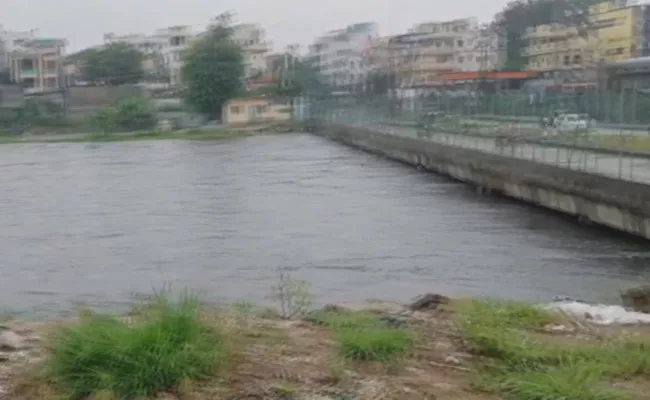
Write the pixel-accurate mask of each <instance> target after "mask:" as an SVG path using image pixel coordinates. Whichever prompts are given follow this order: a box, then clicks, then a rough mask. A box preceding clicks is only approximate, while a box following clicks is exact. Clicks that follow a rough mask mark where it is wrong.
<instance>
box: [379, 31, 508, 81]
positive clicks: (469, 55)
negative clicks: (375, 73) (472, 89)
mask: <svg viewBox="0 0 650 400" xmlns="http://www.w3.org/2000/svg"><path fill="white" fill-rule="evenodd" d="M389 47H390V56H389V58H390V59H391V63H392V64H393V66H392V68H393V69H394V70H395V73H396V81H397V85H398V86H400V87H412V88H415V87H423V86H429V85H432V84H435V83H436V82H437V81H438V80H437V79H436V77H437V76H439V75H443V74H449V73H453V72H459V71H479V70H484V71H491V70H494V69H498V68H499V66H500V64H501V57H500V51H501V48H502V45H501V43H500V42H499V36H498V35H497V34H496V33H495V32H493V31H492V30H490V29H489V28H487V27H482V26H480V25H479V24H478V22H477V20H476V19H475V18H462V19H455V20H450V21H442V22H426V23H421V24H418V25H416V26H414V27H413V29H411V31H410V32H408V33H406V34H403V35H397V36H394V37H392V38H391V39H390V45H389Z"/></svg>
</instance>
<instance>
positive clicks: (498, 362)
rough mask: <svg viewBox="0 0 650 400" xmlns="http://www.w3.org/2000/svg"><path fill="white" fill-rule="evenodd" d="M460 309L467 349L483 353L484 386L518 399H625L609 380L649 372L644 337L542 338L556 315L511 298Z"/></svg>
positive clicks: (648, 351) (649, 347) (556, 319)
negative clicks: (543, 329)
mask: <svg viewBox="0 0 650 400" xmlns="http://www.w3.org/2000/svg"><path fill="white" fill-rule="evenodd" d="M459 312H460V314H459V325H460V327H461V329H462V331H463V335H464V338H465V340H466V341H467V344H468V348H469V350H470V351H472V352H474V353H476V354H478V355H481V356H483V357H486V360H487V361H486V363H485V365H484V367H485V368H484V369H483V370H482V372H481V373H482V374H483V376H482V377H480V379H479V381H483V382H490V384H489V385H487V386H488V388H487V390H490V391H498V392H502V393H504V394H508V395H512V396H514V398H517V399H520V400H563V399H576V400H600V399H603V400H609V399H628V398H633V397H629V396H627V394H626V393H624V392H621V391H615V390H612V389H610V388H608V387H607V385H608V383H609V382H611V380H612V379H627V378H630V377H634V376H646V377H647V376H650V342H648V341H646V342H645V343H643V341H638V342H631V341H629V340H628V339H620V340H592V341H586V340H583V341H580V340H577V339H576V340H571V339H566V340H565V341H561V340H560V341H557V340H556V341H544V340H541V339H540V335H539V333H536V332H538V331H539V330H540V329H541V328H542V327H544V326H545V325H547V324H549V323H552V322H561V320H562V319H561V317H560V316H559V315H556V314H553V313H551V312H550V311H545V310H542V309H539V308H536V307H534V306H531V305H527V304H521V303H515V302H495V301H472V302H469V303H466V304H464V305H462V306H460V307H459ZM646 339H647V338H646ZM484 388H485V387H484Z"/></svg>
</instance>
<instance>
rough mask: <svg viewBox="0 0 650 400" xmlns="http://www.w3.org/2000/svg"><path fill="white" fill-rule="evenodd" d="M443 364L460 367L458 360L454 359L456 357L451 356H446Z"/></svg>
mask: <svg viewBox="0 0 650 400" xmlns="http://www.w3.org/2000/svg"><path fill="white" fill-rule="evenodd" d="M445 363H447V364H453V365H460V364H461V361H460V360H459V359H458V358H456V357H454V356H452V355H448V356H446V357H445Z"/></svg>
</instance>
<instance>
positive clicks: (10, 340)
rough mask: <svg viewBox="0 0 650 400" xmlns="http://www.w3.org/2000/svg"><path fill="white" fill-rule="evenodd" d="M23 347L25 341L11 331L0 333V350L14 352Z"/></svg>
mask: <svg viewBox="0 0 650 400" xmlns="http://www.w3.org/2000/svg"><path fill="white" fill-rule="evenodd" d="M24 346H25V340H24V339H23V338H22V337H21V336H19V335H17V334H16V333H14V332H12V331H4V332H2V333H0V350H3V351H14V350H19V349H22V348H23V347H24Z"/></svg>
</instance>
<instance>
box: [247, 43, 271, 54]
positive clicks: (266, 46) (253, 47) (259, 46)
mask: <svg viewBox="0 0 650 400" xmlns="http://www.w3.org/2000/svg"><path fill="white" fill-rule="evenodd" d="M242 48H243V49H244V50H246V51H250V52H254V53H266V52H268V51H271V42H268V41H261V42H255V43H251V44H246V45H242Z"/></svg>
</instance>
